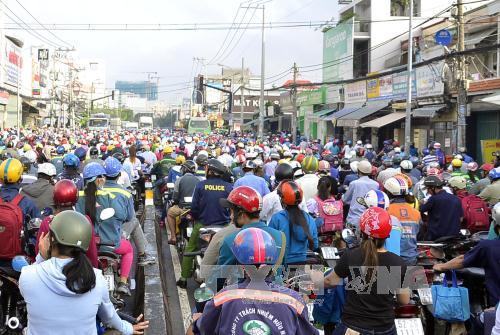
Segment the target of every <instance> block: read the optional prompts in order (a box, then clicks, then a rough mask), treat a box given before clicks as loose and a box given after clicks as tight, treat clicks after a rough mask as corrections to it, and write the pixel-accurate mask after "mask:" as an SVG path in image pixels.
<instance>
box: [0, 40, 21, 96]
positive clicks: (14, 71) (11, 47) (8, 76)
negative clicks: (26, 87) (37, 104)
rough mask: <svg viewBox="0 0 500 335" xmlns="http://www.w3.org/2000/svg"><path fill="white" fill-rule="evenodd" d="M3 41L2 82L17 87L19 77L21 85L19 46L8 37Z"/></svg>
mask: <svg viewBox="0 0 500 335" xmlns="http://www.w3.org/2000/svg"><path fill="white" fill-rule="evenodd" d="M4 41H5V65H4V69H3V71H4V82H5V84H8V85H11V86H13V87H17V85H18V79H19V87H22V76H21V73H22V70H23V56H22V54H21V48H19V47H18V46H17V45H15V44H14V42H12V41H11V40H9V39H8V38H5V39H4Z"/></svg>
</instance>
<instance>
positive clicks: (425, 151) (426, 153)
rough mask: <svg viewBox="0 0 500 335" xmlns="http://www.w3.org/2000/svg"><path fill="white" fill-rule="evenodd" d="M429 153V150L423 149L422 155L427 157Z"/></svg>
mask: <svg viewBox="0 0 500 335" xmlns="http://www.w3.org/2000/svg"><path fill="white" fill-rule="evenodd" d="M429 153H430V151H429V149H427V148H425V149H423V150H422V155H424V156H427V155H428V154H429Z"/></svg>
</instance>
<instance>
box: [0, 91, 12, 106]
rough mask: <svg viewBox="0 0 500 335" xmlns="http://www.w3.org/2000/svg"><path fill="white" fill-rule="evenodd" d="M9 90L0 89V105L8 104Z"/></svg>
mask: <svg viewBox="0 0 500 335" xmlns="http://www.w3.org/2000/svg"><path fill="white" fill-rule="evenodd" d="M9 96H10V94H9V92H7V91H4V90H0V105H8V104H9Z"/></svg>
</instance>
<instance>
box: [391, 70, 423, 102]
mask: <svg viewBox="0 0 500 335" xmlns="http://www.w3.org/2000/svg"><path fill="white" fill-rule="evenodd" d="M407 88H408V71H405V72H401V73H395V74H393V75H392V94H393V96H394V98H395V99H397V100H406V96H407V94H408V93H407V90H408V89H407ZM411 95H412V97H415V96H416V95H417V80H416V76H415V70H413V71H412V72H411Z"/></svg>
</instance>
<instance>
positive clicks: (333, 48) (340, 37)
mask: <svg viewBox="0 0 500 335" xmlns="http://www.w3.org/2000/svg"><path fill="white" fill-rule="evenodd" d="M353 21H354V19H350V20H347V21H346V22H343V23H339V24H338V25H337V26H336V27H333V28H331V29H329V30H327V31H326V32H324V34H323V81H333V80H341V79H351V78H352V64H353V60H352V57H351V56H352V50H353V44H354V42H353V29H354V24H353Z"/></svg>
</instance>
